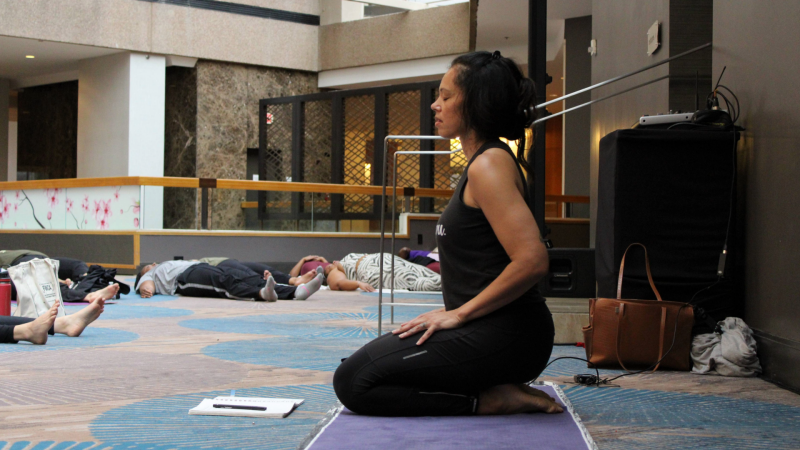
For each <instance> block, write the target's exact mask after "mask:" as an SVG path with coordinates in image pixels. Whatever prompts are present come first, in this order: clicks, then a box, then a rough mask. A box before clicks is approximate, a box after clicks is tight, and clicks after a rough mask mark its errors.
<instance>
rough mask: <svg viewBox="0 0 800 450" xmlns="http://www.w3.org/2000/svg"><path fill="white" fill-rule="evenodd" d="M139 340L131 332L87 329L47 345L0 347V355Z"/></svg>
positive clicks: (58, 336) (49, 340) (54, 338)
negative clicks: (79, 333)
mask: <svg viewBox="0 0 800 450" xmlns="http://www.w3.org/2000/svg"><path fill="white" fill-rule="evenodd" d="M138 338H139V335H138V334H136V333H133V332H131V331H124V330H115V329H113V328H99V327H88V328H86V330H84V332H83V334H81V335H80V336H78V337H67V336H65V335H63V334H56V335H55V336H48V337H47V345H33V344H31V343H28V342H20V343H19V344H16V345H0V354H2V353H19V352H49V351H55V350H61V349H78V348H87V347H99V346H103V345H113V344H122V343H124V342H131V341H134V340H136V339H138Z"/></svg>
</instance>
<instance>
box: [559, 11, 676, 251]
mask: <svg viewBox="0 0 800 450" xmlns="http://www.w3.org/2000/svg"><path fill="white" fill-rule="evenodd" d="M669 6H670V3H669V0H653V1H646V2H643V1H641V0H593V1H592V38H593V39H595V40H597V56H593V57H592V84H595V83H599V82H601V81H605V80H607V79H609V78H612V77H615V76H617V75H622V74H624V73H628V72H632V71H634V70H636V69H639V68H642V67H644V66H646V65H649V64H653V63H655V62H658V61H662V60H664V59H667V58H669V48H670V47H669V26H670V24H669ZM656 20H658V21H659V22H661V47H660V48H659V50H658V52H656V53H655V54H653V55H652V56H648V55H647V52H646V50H647V35H646V33H647V29H648V28H650V26H651V25H652V24H653V22H655V21H656ZM668 73H669V63H667V64H664V65H662V66H659V67H657V68H655V69H651V70H648V71H646V72H644V73H641V74H638V75H634V76H632V77H630V78H628V79H625V80H622V81H619V82H617V83H613V84H611V85H609V86H605V87H602V88H599V89H595V90H593V91H592V99H598V98H600V97H604V96H606V95H609V94H612V93H614V92H619V91H622V90H624V89H626V88H629V87H632V86H635V85H637V84H640V83H643V82H645V81H649V80H653V79H655V78H658V77H661V76H663V75H667V74H668ZM591 109H592V118H591V131H590V136H589V139H590V146H591V155H590V181H589V189H590V194H589V195H590V209H591V219H592V221H591V231H590V236H591V245H592V247H594V242H595V230H596V223H597V179H598V171H599V154H600V139H601V138H602V137H603V136H605V135H606V134H608V133H610V132H612V131H614V130H618V129H620V128H630V126H631V125H632V124H633V123H635V122H636V121H637V120H638V119H639V117H641V115H642V114H656V113H660V112H666V111H668V110H669V82H668V81H667V80H662V81H659V82H658V83H653V84H651V85H649V86H645V87H643V88H640V89H637V90H635V91H633V92H629V93H627V94H622V95H620V96H617V97H614V98H611V99H609V100H606V101H603V102H599V103H595V104H594V105H592V106H591ZM567 120H569V118H567Z"/></svg>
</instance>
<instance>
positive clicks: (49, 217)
mask: <svg viewBox="0 0 800 450" xmlns="http://www.w3.org/2000/svg"><path fill="white" fill-rule="evenodd" d="M47 220H53V211H47Z"/></svg>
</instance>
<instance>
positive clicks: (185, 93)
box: [164, 67, 199, 229]
mask: <svg viewBox="0 0 800 450" xmlns="http://www.w3.org/2000/svg"><path fill="white" fill-rule="evenodd" d="M165 108H166V110H165V119H166V121H165V125H164V176H166V177H190V178H194V177H196V176H197V70H196V69H195V68H194V67H167V81H166V105H165ZM197 194H198V192H197V189H189V188H165V189H164V228H174V229H197V228H199V221H198V216H197V206H198V204H197V197H198V195H197Z"/></svg>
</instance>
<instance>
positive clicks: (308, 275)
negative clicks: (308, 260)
mask: <svg viewBox="0 0 800 450" xmlns="http://www.w3.org/2000/svg"><path fill="white" fill-rule="evenodd" d="M317 273H318V272H317V271H316V270H309V271H308V272H306V274H305V275H300V276H299V277H296V278H295V282H294V285H295V286H300V285H301V284H306V283H308V282H309V281H311V280H313V279H314V277H316V276H317Z"/></svg>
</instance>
